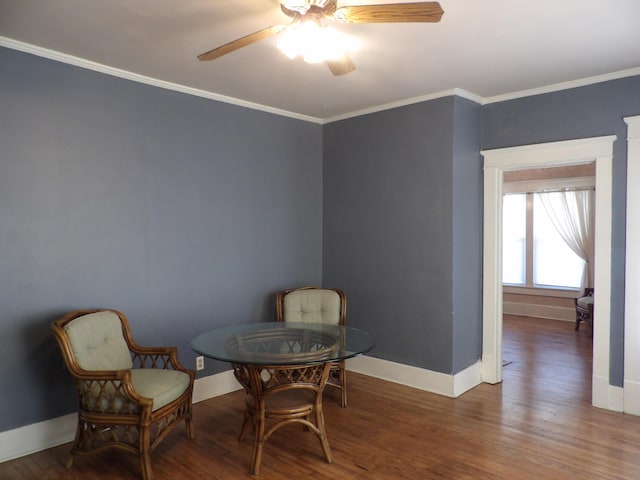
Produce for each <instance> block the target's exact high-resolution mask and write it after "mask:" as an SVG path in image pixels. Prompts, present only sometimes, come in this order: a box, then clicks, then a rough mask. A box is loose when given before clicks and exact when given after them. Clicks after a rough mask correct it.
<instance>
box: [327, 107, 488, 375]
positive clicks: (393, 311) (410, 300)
mask: <svg viewBox="0 0 640 480" xmlns="http://www.w3.org/2000/svg"><path fill="white" fill-rule="evenodd" d="M479 115H480V107H479V106H477V105H474V104H473V103H472V102H468V101H467V100H464V99H460V98H456V97H447V98H441V99H437V100H432V101H429V102H425V103H421V104H416V105H410V106H406V107H402V108H397V109H393V110H387V111H383V112H379V113H375V114H371V115H366V116H362V117H357V118H352V119H348V120H343V121H340V122H336V123H331V124H329V125H326V126H325V127H324V229H323V231H324V261H323V271H324V273H323V276H324V284H325V285H326V286H339V287H340V288H344V289H345V290H347V292H348V309H347V310H348V314H347V315H348V322H349V324H350V325H354V326H356V327H361V328H364V329H367V330H369V331H371V332H373V334H374V335H375V337H376V339H377V346H376V348H375V349H374V350H373V351H372V352H371V355H373V356H375V357H380V358H384V359H387V360H392V361H395V362H399V363H403V364H408V365H415V366H418V367H422V368H427V369H430V370H434V371H438V372H443V373H455V371H454V369H455V368H464V367H467V366H469V365H470V364H471V363H473V362H474V361H476V360H478V359H479V358H480V353H481V335H480V333H479V332H480V330H481V325H482V321H481V315H480V314H479V313H478V312H479V311H480V310H481V305H482V303H481V281H480V279H481V276H480V272H481V270H480V268H481V258H482V257H481V255H482V249H481V239H482V236H481V228H479V226H481V223H480V217H481V215H480V214H481V211H480V210H479V208H478V207H479V205H480V202H479V199H478V196H479V195H480V189H481V178H482V177H481V162H480V156H479V138H480V136H479V133H480V132H479ZM454 173H461V174H462V176H461V177H460V178H459V179H457V180H455V181H454V179H453V175H454ZM456 212H457V213H458V214H459V215H460V219H459V221H458V220H456V219H455V218H454V215H455V214H456ZM465 221H468V222H469V223H468V224H467V225H465V224H464V223H465ZM455 235H459V236H460V237H461V238H460V240H459V241H458V240H457V239H454V236H455ZM462 237H464V238H462ZM469 244H471V248H470V249H469V250H468V251H466V252H462V250H464V249H466V248H467V247H468V246H469ZM458 254H463V261H469V269H470V271H471V274H470V276H469V277H464V276H462V275H460V273H461V272H460V263H455V268H454V256H455V255H458ZM458 282H460V283H461V288H462V290H463V291H464V292H468V293H470V295H471V297H470V298H467V299H466V301H467V302H468V305H463V302H462V301H461V299H460V298H456V301H455V303H456V306H457V307H458V308H460V311H458V312H454V298H453V295H454V293H453V292H454V291H455V290H456V288H457V283H458ZM474 302H475V303H476V305H473V303H474ZM474 309H475V310H474ZM454 317H455V318H456V321H455V322H454V320H453V318H454ZM454 323H455V328H454ZM462 328H468V332H467V333H468V335H467V334H462V335H461V336H460V337H459V338H456V339H454V332H455V330H460V329H462ZM454 343H455V344H457V345H458V348H456V351H458V350H459V351H461V352H462V353H461V354H460V357H459V358H456V360H455V361H454V347H453V345H454ZM454 364H455V366H454Z"/></svg>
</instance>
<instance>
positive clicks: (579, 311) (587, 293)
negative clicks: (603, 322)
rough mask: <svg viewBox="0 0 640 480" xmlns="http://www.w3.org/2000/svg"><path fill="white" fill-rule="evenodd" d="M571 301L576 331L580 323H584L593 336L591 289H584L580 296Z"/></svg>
mask: <svg viewBox="0 0 640 480" xmlns="http://www.w3.org/2000/svg"><path fill="white" fill-rule="evenodd" d="M573 301H574V303H575V307H576V330H578V329H579V328H580V322H586V323H588V324H589V327H591V335H592V336H593V288H585V289H584V293H583V294H582V296H580V297H579V298H575V299H574V300H573Z"/></svg>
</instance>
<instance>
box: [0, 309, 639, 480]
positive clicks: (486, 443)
mask: <svg viewBox="0 0 640 480" xmlns="http://www.w3.org/2000/svg"><path fill="white" fill-rule="evenodd" d="M503 343H504V346H503V357H504V359H505V360H507V361H508V362H510V363H508V365H506V366H505V367H504V369H503V373H504V375H503V377H504V381H503V383H502V384H499V385H488V384H481V385H479V386H478V387H476V388H474V389H473V390H471V391H469V392H467V393H465V394H464V395H462V396H460V397H459V398H456V399H452V398H447V397H443V396H439V395H435V394H431V393H428V392H423V391H420V390H416V389H413V388H410V387H406V386H402V385H398V384H394V383H391V382H386V381H383V380H379V379H376V378H372V377H368V376H364V375H358V374H354V373H350V375H349V406H348V407H347V408H346V409H343V408H340V406H339V403H338V399H337V396H335V395H333V394H332V392H331V391H328V392H327V394H326V397H325V403H324V407H325V420H326V428H327V434H328V436H329V442H330V444H331V449H332V453H333V457H334V463H333V464H327V463H326V462H325V461H324V460H323V457H322V452H321V450H320V445H319V443H318V441H317V438H316V437H315V435H313V434H312V433H311V432H308V431H304V430H303V429H301V428H299V427H297V426H291V427H285V428H283V429H281V430H279V431H278V432H277V433H276V434H274V435H273V436H272V437H271V438H270V439H269V441H268V442H267V444H266V445H265V449H264V454H263V462H262V467H261V473H260V475H259V476H258V477H257V478H261V479H263V480H297V479H301V478H307V477H313V478H314V479H318V480H325V479H326V480H352V479H368V480H369V479H371V480H390V479H393V480H404V479H407V480H416V479H425V480H431V479H434V480H435V479H456V480H457V479H474V480H485V479H486V480H489V479H490V480H500V479H505V480H507V479H508V480H512V479H524V480H528V479H531V480H540V479H545V480H547V479H549V480H564V479H567V480H569V479H571V480H576V479H594V480H595V479H598V480H621V479H622V480H627V479H628V480H632V479H637V478H640V417H635V416H631V415H625V414H621V413H616V412H610V411H606V410H601V409H597V408H594V407H591V406H590V401H591V356H592V340H591V338H590V337H589V332H588V328H581V331H579V332H575V331H574V330H573V324H571V323H569V322H559V321H552V320H541V319H533V318H523V317H510V316H508V317H505V322H504V342H503ZM243 403H244V395H243V393H242V392H234V393H231V394H228V395H224V396H221V397H217V398H214V399H211V400H207V401H204V402H201V403H198V404H196V405H195V406H194V415H195V420H194V422H195V427H196V439H195V440H193V441H190V440H188V439H187V437H186V432H185V429H184V427H179V428H178V429H177V430H176V431H174V432H172V434H171V435H170V436H169V437H167V438H166V439H165V441H164V442H163V443H162V444H160V446H159V447H158V448H157V449H156V450H155V451H154V452H153V455H152V464H153V469H154V474H155V479H156V480H168V479H171V480H186V479H189V480H191V479H211V480H235V479H246V478H251V476H250V475H249V474H248V467H249V459H250V454H251V444H250V441H249V440H248V439H245V441H243V442H238V440H237V435H238V433H239V429H240V425H241V423H242V411H243ZM68 449H69V445H63V446H60V447H56V448H53V449H50V450H47V451H44V452H39V453H36V454H33V455H29V456H26V457H22V458H19V459H16V460H12V461H9V462H5V463H2V464H0V478H2V479H5V478H6V479H8V480H13V479H16V480H17V479H20V480H22V479H29V478H34V479H56V480H57V479H74V480H75V479H78V480H79V479H82V480H87V479H88V480H92V479H100V480H111V479H114V480H115V479H124V480H127V479H138V478H140V466H139V462H138V459H137V458H136V457H135V456H133V455H128V454H126V453H124V452H119V451H113V452H102V453H98V454H95V455H90V456H83V457H77V458H76V460H75V462H74V466H73V468H72V469H71V470H66V469H65V468H64V463H65V461H66V458H67V454H68Z"/></svg>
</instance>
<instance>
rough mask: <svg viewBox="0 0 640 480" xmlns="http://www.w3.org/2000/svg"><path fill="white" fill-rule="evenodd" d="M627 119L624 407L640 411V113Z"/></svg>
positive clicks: (633, 412) (638, 412) (630, 410)
mask: <svg viewBox="0 0 640 480" xmlns="http://www.w3.org/2000/svg"><path fill="white" fill-rule="evenodd" d="M624 121H625V122H626V123H627V251H626V257H625V258H626V259H625V295H624V297H625V309H624V411H625V412H627V413H632V414H634V415H640V309H639V308H638V304H637V303H638V302H637V301H636V300H637V299H638V298H640V248H638V247H637V246H638V245H640V115H639V116H635V117H626V118H625V119H624Z"/></svg>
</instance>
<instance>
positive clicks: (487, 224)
mask: <svg viewBox="0 0 640 480" xmlns="http://www.w3.org/2000/svg"><path fill="white" fill-rule="evenodd" d="M615 140H616V136H615V135H610V136H605V137H594V138H585V139H579V140H568V141H563V142H552V143H542V144H536V145H525V146H519V147H509V148H500V149H495V150H483V151H482V152H480V153H481V154H482V155H483V157H484V240H483V241H484V246H483V249H484V251H483V292H484V293H483V306H482V316H483V333H482V381H483V382H487V383H498V382H501V381H502V193H503V174H504V172H505V171H514V170H525V169H530V168H543V167H554V166H567V165H582V164H587V163H591V162H594V161H595V164H596V206H595V208H596V225H595V244H596V249H595V259H594V291H595V302H594V314H593V316H594V335H593V377H592V381H593V398H592V401H593V405H595V406H597V407H602V408H611V406H612V405H611V401H610V389H609V361H610V355H609V348H610V347H609V336H610V318H609V317H610V311H611V298H610V297H611V216H612V210H611V208H612V207H611V195H612V160H613V142H614V141H615ZM616 409H617V408H616Z"/></svg>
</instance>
